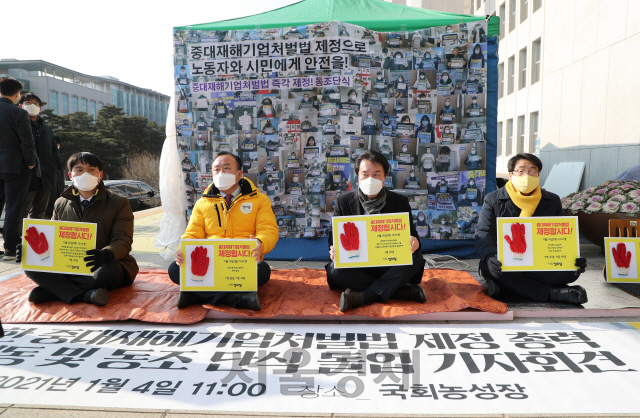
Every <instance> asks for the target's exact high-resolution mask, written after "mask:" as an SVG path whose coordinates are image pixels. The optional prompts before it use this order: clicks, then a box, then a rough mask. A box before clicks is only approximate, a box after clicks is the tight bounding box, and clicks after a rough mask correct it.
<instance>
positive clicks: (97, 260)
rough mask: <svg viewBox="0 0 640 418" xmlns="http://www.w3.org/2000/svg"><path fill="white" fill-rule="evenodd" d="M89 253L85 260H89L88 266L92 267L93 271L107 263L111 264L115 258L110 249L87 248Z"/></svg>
mask: <svg viewBox="0 0 640 418" xmlns="http://www.w3.org/2000/svg"><path fill="white" fill-rule="evenodd" d="M87 255H88V257H85V258H84V261H86V262H87V267H91V273H93V272H94V271H96V270H98V269H99V268H100V267H102V266H104V265H105V264H109V263H110V262H112V261H113V259H114V258H115V256H114V255H113V253H112V252H111V251H109V250H97V249H96V250H87Z"/></svg>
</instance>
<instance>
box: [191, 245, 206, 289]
mask: <svg viewBox="0 0 640 418" xmlns="http://www.w3.org/2000/svg"><path fill="white" fill-rule="evenodd" d="M207 270H209V257H207V249H206V248H204V247H201V246H198V247H196V248H195V250H193V251H192V252H191V279H192V280H196V281H199V282H201V281H203V280H204V276H205V275H206V274H207Z"/></svg>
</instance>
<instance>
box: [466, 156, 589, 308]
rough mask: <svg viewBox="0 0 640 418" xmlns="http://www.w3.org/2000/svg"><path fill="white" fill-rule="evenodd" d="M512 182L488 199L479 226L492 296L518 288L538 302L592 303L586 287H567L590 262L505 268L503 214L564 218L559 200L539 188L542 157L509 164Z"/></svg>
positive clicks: (482, 258) (482, 259)
mask: <svg viewBox="0 0 640 418" xmlns="http://www.w3.org/2000/svg"><path fill="white" fill-rule="evenodd" d="M507 168H508V170H509V181H508V182H507V184H506V185H505V186H504V187H503V188H501V189H498V190H496V191H493V192H491V193H489V194H487V196H486V197H485V199H484V204H483V206H482V211H481V212H480V219H479V220H478V225H477V226H476V235H475V246H476V252H477V253H478V256H479V257H480V265H479V273H480V275H481V276H482V277H483V278H484V280H485V281H486V282H487V287H488V294H489V296H490V297H497V296H498V295H500V294H501V293H508V291H511V292H514V293H516V294H518V295H520V296H524V297H526V298H529V299H533V300H535V301H538V302H548V301H550V302H567V303H573V304H577V305H581V304H583V303H586V302H587V292H586V290H585V289H584V288H583V287H582V286H568V284H569V283H572V282H575V281H576V280H577V279H578V277H580V274H581V273H583V272H584V271H585V268H586V267H587V261H586V259H584V258H577V259H576V262H575V265H576V267H578V269H577V270H575V271H545V272H503V271H502V263H501V262H500V261H499V260H498V258H497V255H496V254H497V248H498V244H497V221H496V218H501V217H532V216H541V217H545V216H563V215H564V212H563V210H562V204H561V203H560V198H559V197H558V196H557V195H555V194H553V193H550V192H548V191H546V190H543V189H541V188H540V185H539V176H540V170H542V161H540V159H539V158H538V157H536V156H535V155H533V154H517V155H515V156H514V157H512V158H511V159H510V160H509V162H508V163H507Z"/></svg>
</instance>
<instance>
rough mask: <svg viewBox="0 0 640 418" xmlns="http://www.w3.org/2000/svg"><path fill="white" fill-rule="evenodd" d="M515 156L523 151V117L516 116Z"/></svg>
mask: <svg viewBox="0 0 640 418" xmlns="http://www.w3.org/2000/svg"><path fill="white" fill-rule="evenodd" d="M515 149H516V154H520V153H521V152H523V151H524V115H522V116H518V137H517V138H516V146H515Z"/></svg>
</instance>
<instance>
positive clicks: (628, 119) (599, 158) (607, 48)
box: [540, 0, 640, 189]
mask: <svg viewBox="0 0 640 418" xmlns="http://www.w3.org/2000/svg"><path fill="white" fill-rule="evenodd" d="M544 39H545V42H544V47H543V50H544V55H543V74H544V77H543V82H542V86H543V87H542V109H543V113H542V116H541V129H540V135H541V150H540V151H541V152H540V157H541V159H542V160H543V162H544V163H545V164H546V165H547V167H545V168H544V169H543V173H542V175H543V179H541V180H543V181H544V177H546V175H547V174H548V172H549V169H550V168H551V166H552V165H553V164H555V163H558V162H562V161H584V162H586V163H587V167H586V171H585V174H584V177H583V180H582V184H581V188H583V189H584V188H587V187H590V186H594V185H598V184H601V183H603V182H605V181H607V180H612V179H613V178H615V177H617V176H618V175H619V174H621V173H622V172H624V171H625V170H627V169H628V168H630V167H633V166H635V165H638V164H640V146H639V144H640V130H639V129H638V111H637V105H636V103H637V98H638V97H640V84H639V83H637V82H634V81H633V78H634V75H635V74H634V73H635V72H636V71H637V68H638V67H639V65H640V56H638V54H637V53H635V52H634V51H638V50H639V49H640V2H638V1H637V0H606V1H604V0H546V2H545V6H544ZM636 64H639V65H636Z"/></svg>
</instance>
